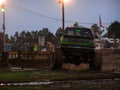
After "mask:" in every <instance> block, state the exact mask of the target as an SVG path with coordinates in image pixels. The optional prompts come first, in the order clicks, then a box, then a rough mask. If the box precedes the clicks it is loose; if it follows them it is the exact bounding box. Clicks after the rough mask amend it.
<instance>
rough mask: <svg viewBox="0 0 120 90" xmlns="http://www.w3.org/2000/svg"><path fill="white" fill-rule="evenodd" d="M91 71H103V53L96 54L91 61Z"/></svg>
mask: <svg viewBox="0 0 120 90" xmlns="http://www.w3.org/2000/svg"><path fill="white" fill-rule="evenodd" d="M89 68H90V70H93V71H101V69H102V53H100V52H95V53H94V55H93V56H92V59H91V61H90V67H89Z"/></svg>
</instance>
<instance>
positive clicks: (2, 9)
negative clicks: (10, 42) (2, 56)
mask: <svg viewBox="0 0 120 90" xmlns="http://www.w3.org/2000/svg"><path fill="white" fill-rule="evenodd" d="M4 1H5V0H0V6H1V11H2V14H3V26H2V29H3V51H5V49H4V48H5V29H6V28H5V3H4Z"/></svg>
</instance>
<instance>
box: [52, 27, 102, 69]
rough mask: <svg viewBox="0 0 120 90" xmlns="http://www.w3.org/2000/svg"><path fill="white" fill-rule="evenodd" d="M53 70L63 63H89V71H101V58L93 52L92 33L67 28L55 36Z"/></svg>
mask: <svg viewBox="0 0 120 90" xmlns="http://www.w3.org/2000/svg"><path fill="white" fill-rule="evenodd" d="M56 38H57V40H56V45H55V53H54V55H53V59H52V62H53V64H52V65H53V66H52V68H53V69H60V68H62V65H63V63H71V64H75V65H77V66H78V65H80V64H81V63H89V69H90V70H101V62H102V56H101V54H100V53H99V52H96V51H95V42H94V33H93V31H92V30H91V29H89V28H85V27H67V28H66V29H65V30H64V31H59V32H57V34H56Z"/></svg>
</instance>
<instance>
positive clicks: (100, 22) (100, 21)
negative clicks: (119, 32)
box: [99, 15, 103, 28]
mask: <svg viewBox="0 0 120 90" xmlns="http://www.w3.org/2000/svg"><path fill="white" fill-rule="evenodd" d="M99 25H100V28H103V25H102V20H101V16H100V15H99Z"/></svg>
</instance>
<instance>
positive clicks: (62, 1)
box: [58, 0, 65, 32]
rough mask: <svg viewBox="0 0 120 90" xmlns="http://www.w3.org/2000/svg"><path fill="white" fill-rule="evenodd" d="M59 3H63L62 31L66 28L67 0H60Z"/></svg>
mask: <svg viewBox="0 0 120 90" xmlns="http://www.w3.org/2000/svg"><path fill="white" fill-rule="evenodd" d="M58 3H60V4H61V5H62V32H63V31H64V28H65V10H64V7H65V0H58Z"/></svg>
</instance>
